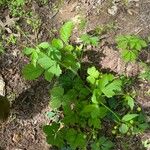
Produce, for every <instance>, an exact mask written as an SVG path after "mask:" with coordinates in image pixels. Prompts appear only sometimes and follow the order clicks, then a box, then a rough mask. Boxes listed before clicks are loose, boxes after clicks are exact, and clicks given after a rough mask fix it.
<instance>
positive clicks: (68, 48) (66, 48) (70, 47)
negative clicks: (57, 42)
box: [64, 45, 74, 52]
mask: <svg viewBox="0 0 150 150" xmlns="http://www.w3.org/2000/svg"><path fill="white" fill-rule="evenodd" d="M64 49H65V51H70V52H71V51H73V49H74V47H73V46H72V45H66V47H65V48H64Z"/></svg>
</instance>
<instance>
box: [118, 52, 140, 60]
mask: <svg viewBox="0 0 150 150" xmlns="http://www.w3.org/2000/svg"><path fill="white" fill-rule="evenodd" d="M121 55H122V58H123V59H124V61H126V62H129V61H135V60H136V59H137V57H138V53H137V52H136V51H129V50H124V51H122V54H121Z"/></svg>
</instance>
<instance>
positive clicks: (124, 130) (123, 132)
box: [119, 124, 129, 134]
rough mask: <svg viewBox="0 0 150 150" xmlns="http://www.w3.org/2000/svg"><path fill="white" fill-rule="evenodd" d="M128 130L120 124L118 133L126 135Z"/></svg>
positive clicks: (124, 125)
mask: <svg viewBox="0 0 150 150" xmlns="http://www.w3.org/2000/svg"><path fill="white" fill-rule="evenodd" d="M128 130H129V127H128V126H127V125H126V124H121V126H120V127H119V131H120V132H121V133H122V134H126V133H127V132H128Z"/></svg>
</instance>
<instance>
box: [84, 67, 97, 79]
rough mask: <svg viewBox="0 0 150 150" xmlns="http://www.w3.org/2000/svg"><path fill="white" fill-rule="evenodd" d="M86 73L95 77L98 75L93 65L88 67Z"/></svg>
mask: <svg viewBox="0 0 150 150" xmlns="http://www.w3.org/2000/svg"><path fill="white" fill-rule="evenodd" d="M87 73H88V74H89V75H90V76H92V77H94V78H95V79H97V78H98V77H99V71H98V70H96V68H95V67H91V68H88V70H87Z"/></svg>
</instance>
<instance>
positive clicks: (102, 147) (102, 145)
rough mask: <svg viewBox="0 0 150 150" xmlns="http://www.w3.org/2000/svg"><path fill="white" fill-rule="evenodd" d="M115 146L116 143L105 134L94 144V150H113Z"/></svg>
mask: <svg viewBox="0 0 150 150" xmlns="http://www.w3.org/2000/svg"><path fill="white" fill-rule="evenodd" d="M113 147H114V144H113V143H112V142H111V141H110V140H108V139H107V138H105V137H104V136H102V137H100V138H99V139H98V140H96V141H95V142H94V143H93V144H92V150H112V148H113Z"/></svg>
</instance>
